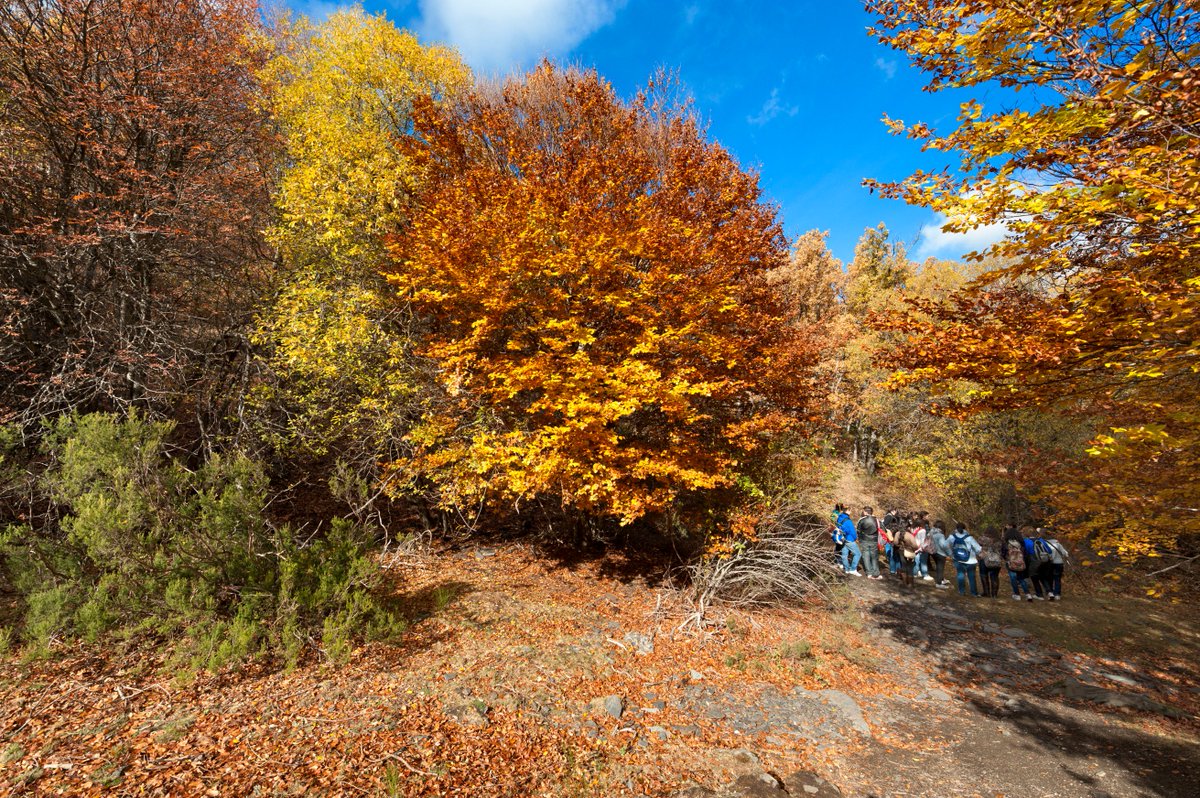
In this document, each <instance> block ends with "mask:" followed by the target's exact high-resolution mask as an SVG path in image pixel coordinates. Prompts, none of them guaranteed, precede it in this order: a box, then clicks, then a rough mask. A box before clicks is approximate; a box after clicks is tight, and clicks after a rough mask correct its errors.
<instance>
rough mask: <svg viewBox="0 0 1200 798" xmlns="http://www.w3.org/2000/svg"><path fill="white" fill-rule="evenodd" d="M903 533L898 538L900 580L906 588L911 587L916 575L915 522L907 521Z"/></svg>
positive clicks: (917, 545)
mask: <svg viewBox="0 0 1200 798" xmlns="http://www.w3.org/2000/svg"><path fill="white" fill-rule="evenodd" d="M904 527H905V528H904V533H903V534H902V535H901V536H900V555H901V558H902V559H901V562H900V579H901V581H903V582H904V584H905V585H907V586H908V587H912V585H913V580H914V579H916V575H917V573H916V572H917V564H916V563H917V549H918V548H919V547H920V541H919V540H917V524H916V522H915V521H909V522H908V523H906V524H905V525H904Z"/></svg>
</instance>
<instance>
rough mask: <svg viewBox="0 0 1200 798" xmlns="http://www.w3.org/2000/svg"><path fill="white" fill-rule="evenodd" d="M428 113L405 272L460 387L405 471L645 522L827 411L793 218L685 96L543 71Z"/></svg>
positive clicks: (411, 297) (454, 386)
mask: <svg viewBox="0 0 1200 798" xmlns="http://www.w3.org/2000/svg"><path fill="white" fill-rule="evenodd" d="M414 123H415V127H416V132H417V136H416V137H415V138H414V139H413V140H412V141H413V145H414V146H412V148H411V150H410V153H411V154H410V158H411V159H412V163H413V164H414V167H415V169H416V171H417V174H419V175H421V177H422V180H423V187H422V188H420V189H418V192H417V202H416V204H415V206H414V210H413V212H412V216H411V223H410V224H409V226H407V227H406V228H405V229H404V230H403V231H402V232H401V233H399V234H398V235H396V236H395V237H393V238H392V240H391V255H392V261H391V265H390V266H389V268H388V271H389V279H390V280H391V281H392V283H393V284H394V286H395V288H396V291H397V294H398V296H397V299H396V301H397V302H399V303H402V304H404V305H410V306H411V307H413V308H414V310H415V311H416V312H417V313H418V314H419V315H420V316H421V317H422V318H423V319H424V320H425V324H426V325H427V337H426V339H425V340H426V345H425V348H424V350H423V351H424V353H425V354H426V355H427V356H428V357H430V358H431V359H432V360H433V361H434V362H435V363H436V364H437V368H438V376H439V380H440V383H441V385H442V387H443V388H444V392H445V400H444V402H442V403H441V404H439V405H437V406H435V407H433V408H432V409H431V410H430V412H429V413H428V415H427V417H426V418H425V419H424V422H423V423H422V424H421V425H420V426H419V427H418V428H417V429H416V430H415V431H414V432H413V434H412V439H413V441H414V443H415V444H416V445H417V452H416V457H415V458H414V459H413V460H411V461H405V462H398V463H396V464H395V468H396V469H397V470H402V471H411V472H412V473H415V474H417V475H419V476H420V477H421V478H422V479H425V480H428V482H429V484H430V485H431V487H432V488H433V489H434V490H436V492H437V495H438V497H439V500H440V501H441V502H442V503H444V504H447V505H455V506H463V507H471V506H475V505H479V504H485V505H492V506H495V505H499V506H507V507H510V508H516V509H517V510H518V511H520V510H522V509H524V508H529V507H530V506H531V505H537V506H541V507H543V508H548V509H549V510H557V509H559V508H566V509H568V510H572V511H581V512H583V513H587V514H590V515H592V516H594V517H607V518H611V519H615V520H618V521H620V522H622V523H629V522H632V521H634V520H636V519H639V518H642V517H643V516H646V515H647V514H651V513H656V512H661V511H664V510H667V509H670V508H673V507H678V506H679V502H686V501H687V500H688V499H690V498H696V497H703V496H705V495H710V494H711V493H712V492H714V491H718V490H722V489H728V488H730V487H731V486H733V485H734V484H735V482H736V481H737V479H738V477H739V475H741V474H744V473H746V471H747V469H748V468H749V467H750V465H751V463H752V462H753V458H754V456H755V453H757V452H761V451H762V450H763V448H764V446H765V445H766V444H767V443H768V442H769V441H770V439H771V436H772V435H773V434H776V433H778V432H780V431H781V430H784V429H787V428H789V427H792V426H794V425H795V424H797V422H798V421H800V420H802V419H803V418H804V417H805V415H806V414H808V413H809V412H810V411H811V409H812V405H811V399H812V390H811V385H810V381H809V374H810V368H811V365H812V359H813V358H812V354H811V353H812V352H813V351H814V348H815V341H814V336H815V333H816V330H817V329H818V328H817V327H816V326H815V325H810V326H799V325H788V324H785V323H782V322H783V321H784V320H785V318H786V315H787V313H788V309H787V308H786V307H785V306H784V304H783V303H782V302H781V301H780V299H779V296H778V294H777V293H776V292H774V291H773V290H772V289H771V286H770V285H769V284H768V282H767V280H766V279H765V275H766V274H767V273H768V272H770V271H772V270H774V269H778V268H780V267H782V266H783V265H784V264H785V262H786V260H787V257H788V249H787V241H786V239H785V238H784V236H783V234H782V231H781V229H780V225H779V222H778V220H777V218H776V214H775V210H774V208H773V207H771V206H770V205H768V204H766V203H764V202H763V201H762V199H761V197H760V190H759V187H758V182H757V179H756V177H755V176H754V175H753V174H750V173H747V172H746V171H744V170H743V169H741V168H740V167H739V166H738V165H737V164H736V163H735V162H734V160H733V159H732V158H731V157H730V155H729V154H728V153H727V152H726V151H725V150H723V149H722V148H720V147H719V146H717V145H715V144H713V143H711V142H708V141H706V140H705V137H704V131H703V129H702V127H701V126H700V125H699V123H698V122H697V121H696V120H695V118H694V116H693V115H692V113H691V112H690V111H689V109H688V108H687V107H680V106H678V105H675V104H672V103H670V102H667V101H665V100H664V99H663V94H662V93H661V92H659V91H658V90H657V87H656V86H654V85H653V84H652V86H651V88H650V90H648V91H646V92H644V93H642V94H640V95H639V96H638V97H637V98H636V99H634V100H633V101H632V102H622V101H620V100H619V99H618V98H617V97H616V95H615V93H614V91H613V89H612V87H611V86H610V85H609V84H607V83H606V82H604V81H603V80H602V79H601V78H600V77H599V76H597V75H596V74H595V73H594V72H585V71H577V70H573V69H572V70H564V69H559V68H557V67H554V66H551V65H548V64H543V65H542V66H540V67H539V68H538V69H536V70H535V71H533V72H532V73H530V74H529V75H527V76H525V77H524V78H520V79H512V80H508V81H506V82H504V83H503V85H501V86H498V87H495V88H494V89H488V88H484V89H479V90H476V91H473V92H471V93H470V94H468V95H467V96H466V97H465V98H464V99H462V100H461V101H460V102H459V103H456V104H454V105H453V106H450V107H447V108H438V107H437V106H436V105H434V104H433V103H430V102H419V103H418V104H417V106H416V111H415V113H414Z"/></svg>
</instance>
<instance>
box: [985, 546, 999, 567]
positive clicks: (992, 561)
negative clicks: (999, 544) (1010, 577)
mask: <svg viewBox="0 0 1200 798" xmlns="http://www.w3.org/2000/svg"><path fill="white" fill-rule="evenodd" d="M983 564H984V565H985V566H987V567H988V568H999V567H1000V566H1001V565H1004V560H1003V558H1001V556H1000V552H999V551H997V550H996V547H995V546H988V547H987V550H986V551H984V552H983Z"/></svg>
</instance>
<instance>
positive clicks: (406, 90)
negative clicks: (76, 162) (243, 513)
mask: <svg viewBox="0 0 1200 798" xmlns="http://www.w3.org/2000/svg"><path fill="white" fill-rule="evenodd" d="M275 41H276V54H275V56H274V57H273V58H272V59H271V60H270V61H269V62H268V63H267V65H266V67H265V68H264V69H263V71H262V76H263V79H264V82H265V83H266V86H267V90H268V105H269V108H270V111H271V118H272V120H273V122H274V124H275V125H276V126H277V128H278V131H279V133H280V136H281V138H282V140H283V142H284V153H285V158H284V161H283V166H282V169H281V172H280V177H279V183H278V187H277V190H276V192H275V195H274V198H275V203H276V207H277V208H278V210H279V217H278V219H277V221H276V223H275V224H274V225H273V226H272V227H271V228H270V229H269V230H268V237H269V239H270V240H271V241H272V243H274V244H275V245H276V246H277V247H278V250H279V254H280V261H281V267H282V268H281V269H280V270H279V272H278V273H277V275H276V282H275V286H274V287H275V292H274V295H273V297H272V298H271V301H270V302H269V303H267V305H266V306H265V307H264V309H263V310H262V312H261V313H260V315H259V320H258V327H257V331H256V334H255V341H256V342H257V343H258V344H259V345H260V346H261V347H262V351H263V352H264V354H265V363H266V365H267V367H268V372H269V375H268V378H267V379H266V380H264V381H263V382H262V383H261V384H260V385H259V386H258V387H257V389H256V391H255V394H254V397H253V399H254V404H255V407H256V408H257V409H258V410H259V411H260V412H258V413H257V414H256V416H255V421H256V422H257V425H258V426H259V428H260V431H263V432H265V433H266V437H267V439H268V440H269V441H270V442H271V443H273V444H274V446H275V448H276V450H277V451H279V452H280V453H281V454H282V455H283V457H284V458H285V459H289V460H291V461H293V462H294V463H296V464H297V466H298V467H299V470H300V471H301V472H303V473H302V474H301V475H300V477H304V478H309V479H316V480H318V481H320V480H328V479H329V478H331V477H332V478H333V480H334V483H335V485H336V490H335V492H337V493H339V494H342V495H344V496H345V497H346V498H351V499H352V500H353V503H354V507H355V508H356V509H359V508H367V507H371V506H375V505H374V503H373V502H371V501H369V499H370V497H372V496H375V495H376V494H377V492H378V487H379V485H378V478H379V464H380V463H381V462H386V461H390V460H394V459H396V458H398V457H401V456H403V454H404V452H405V445H404V442H403V437H404V434H405V432H406V431H407V429H408V426H409V425H410V424H411V422H412V421H413V420H414V418H417V417H419V416H420V412H421V411H420V394H421V387H422V386H423V385H426V384H429V383H430V382H431V378H430V377H429V375H428V374H426V373H425V371H424V370H423V363H422V361H421V360H420V359H419V358H417V357H416V356H415V355H414V353H413V338H412V336H413V329H412V318H411V314H408V313H406V312H405V311H404V309H403V308H399V307H396V305H395V303H394V302H392V301H391V299H390V294H391V291H390V289H389V288H388V286H387V283H386V281H385V280H384V279H383V277H382V276H381V275H380V273H379V265H380V264H381V263H382V261H383V260H384V257H385V252H384V248H383V234H384V232H385V231H388V230H394V229H396V228H397V227H400V226H402V225H403V224H404V220H405V219H406V217H407V214H408V208H409V206H410V204H411V195H412V192H413V190H414V189H415V187H416V185H417V182H418V176H417V175H416V174H415V172H414V170H413V168H412V166H411V164H410V163H409V162H408V160H407V158H406V157H405V155H404V154H403V152H402V142H403V141H404V140H405V139H406V138H408V137H409V136H411V135H412V122H411V113H412V108H413V104H414V102H416V101H417V99H418V98H432V99H433V100H435V101H437V102H441V101H444V100H445V99H446V98H448V97H452V96H454V95H455V94H457V93H459V92H461V91H462V90H463V89H464V88H465V87H466V86H467V85H468V84H469V82H470V72H469V71H468V70H467V68H466V67H465V66H464V65H463V63H462V61H461V60H460V59H459V58H458V56H457V55H456V54H455V53H454V52H453V51H451V50H448V49H446V48H443V47H425V46H423V45H421V44H420V43H419V42H417V40H416V38H415V37H413V36H412V35H411V34H409V33H407V32H404V31H401V30H399V29H397V28H396V27H395V26H394V25H392V23H390V22H388V20H387V19H386V18H384V17H383V16H372V15H368V14H365V13H364V12H363V11H362V10H361V9H353V10H346V11H339V12H337V13H334V14H332V15H331V16H330V17H329V18H328V19H327V20H326V21H324V22H322V23H320V24H317V25H314V24H312V23H311V22H309V21H308V20H307V19H304V18H300V19H298V20H284V21H282V22H281V23H280V24H279V26H278V29H277V31H276V37H275ZM331 451H332V452H333V453H334V455H335V459H336V462H335V464H334V465H333V469H332V472H331V471H330V470H329V469H323V468H320V467H318V466H317V465H316V463H317V462H318V461H322V460H325V459H327V458H328V455H329V454H330V452H331Z"/></svg>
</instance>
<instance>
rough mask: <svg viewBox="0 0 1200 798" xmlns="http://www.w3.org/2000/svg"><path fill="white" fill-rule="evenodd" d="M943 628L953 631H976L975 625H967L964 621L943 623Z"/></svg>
mask: <svg viewBox="0 0 1200 798" xmlns="http://www.w3.org/2000/svg"><path fill="white" fill-rule="evenodd" d="M943 628H945V629H949V630H950V631H951V632H974V631H975V628H974V627H973V626H967V625H966V624H964V623H947V624H943Z"/></svg>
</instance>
